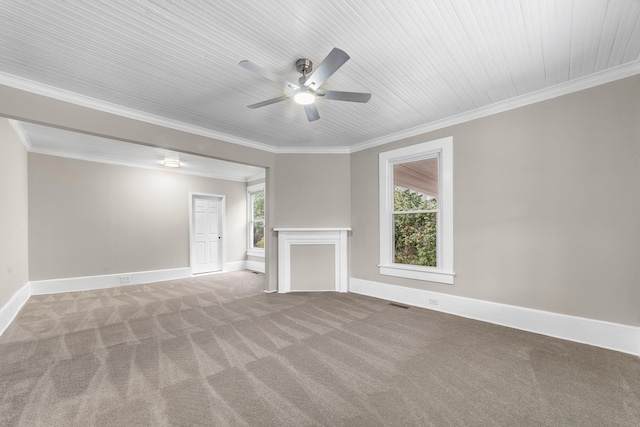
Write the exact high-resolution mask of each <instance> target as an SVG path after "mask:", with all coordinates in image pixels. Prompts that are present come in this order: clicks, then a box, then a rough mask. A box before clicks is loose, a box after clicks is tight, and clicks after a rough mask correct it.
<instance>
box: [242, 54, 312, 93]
mask: <svg viewBox="0 0 640 427" xmlns="http://www.w3.org/2000/svg"><path fill="white" fill-rule="evenodd" d="M240 66H241V67H242V68H244V69H245V70H247V71H250V72H252V73H254V74H257V75H258V76H260V77H262V78H264V79H267V80H271V81H272V82H274V83H277V84H278V85H280V86H282V87H284V88H289V89H294V90H295V89H298V88H299V87H300V86H298V85H296V84H293V83H291V82H290V81H289V80H287V79H285V78H283V77H280V76H279V75H277V74H275V73H272V72H271V71H269V70H267V69H266V68H264V67H261V66H260V65H258V64H254V63H253V62H251V61H248V60H244V61H240Z"/></svg>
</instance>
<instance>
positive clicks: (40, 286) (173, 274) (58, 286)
mask: <svg viewBox="0 0 640 427" xmlns="http://www.w3.org/2000/svg"><path fill="white" fill-rule="evenodd" d="M190 276H191V268H188V267H185V268H172V269H169V270H153V271H136V272H133V273H120V274H106V275H103V276H84V277H69V278H65V279H51V280H36V281H32V282H31V295H42V294H57V293H61V292H76V291H90V290H93V289H106V288H115V287H117V286H127V285H141V284H144V283H151V282H162V281H164V280H175V279H183V278H185V277H190Z"/></svg>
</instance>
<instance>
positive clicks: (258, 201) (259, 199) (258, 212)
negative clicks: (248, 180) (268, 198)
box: [251, 191, 264, 220]
mask: <svg viewBox="0 0 640 427" xmlns="http://www.w3.org/2000/svg"><path fill="white" fill-rule="evenodd" d="M251 204H252V205H253V219H254V220H263V219H264V191H260V192H259V193H253V194H252V195H251Z"/></svg>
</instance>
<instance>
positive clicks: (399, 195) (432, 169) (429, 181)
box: [393, 157, 439, 211]
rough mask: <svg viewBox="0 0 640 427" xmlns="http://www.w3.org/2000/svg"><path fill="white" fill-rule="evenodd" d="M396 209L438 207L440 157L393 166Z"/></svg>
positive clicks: (407, 209)
mask: <svg viewBox="0 0 640 427" xmlns="http://www.w3.org/2000/svg"><path fill="white" fill-rule="evenodd" d="M393 185H394V188H395V194H394V209H393V210H394V211H410V210H428V209H437V199H438V188H439V186H438V157H431V158H429V159H423V160H418V161H416V162H408V163H402V164H398V165H395V166H393Z"/></svg>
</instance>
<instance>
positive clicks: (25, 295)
mask: <svg viewBox="0 0 640 427" xmlns="http://www.w3.org/2000/svg"><path fill="white" fill-rule="evenodd" d="M30 296H31V284H30V283H29V282H27V283H26V284H25V285H24V286H23V287H21V288H20V289H18V291H17V292H16V293H15V294H13V296H12V297H11V299H10V300H9V302H7V303H6V304H5V305H3V306H2V307H0V335H2V333H3V332H4V331H5V329H7V327H8V326H9V325H10V324H11V322H13V319H15V317H16V315H17V314H18V312H19V311H20V309H21V308H22V306H23V305H24V303H25V302H27V300H28V299H29V297H30Z"/></svg>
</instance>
